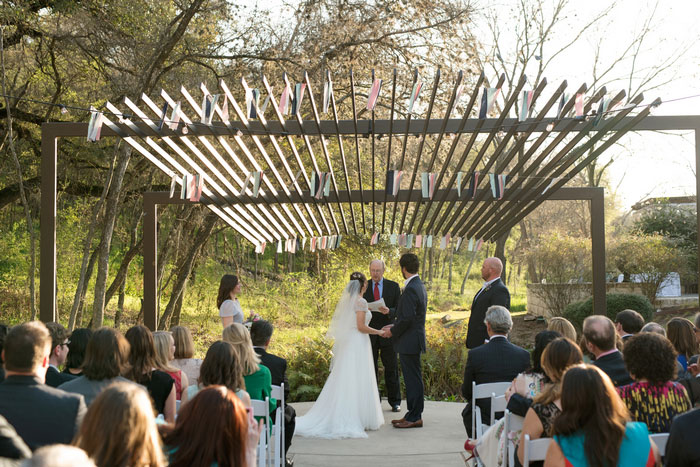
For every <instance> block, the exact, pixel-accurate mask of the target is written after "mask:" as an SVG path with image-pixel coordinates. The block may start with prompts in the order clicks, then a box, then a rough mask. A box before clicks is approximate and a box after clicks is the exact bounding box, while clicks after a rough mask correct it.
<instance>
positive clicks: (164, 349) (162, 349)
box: [153, 331, 190, 401]
mask: <svg viewBox="0 0 700 467" xmlns="http://www.w3.org/2000/svg"><path fill="white" fill-rule="evenodd" d="M153 343H154V344H155V346H156V368H157V369H159V370H160V371H164V372H166V373H167V374H169V375H170V377H171V378H173V380H174V381H175V398H176V400H179V401H182V391H183V390H184V389H187V386H189V385H190V383H189V381H188V379H187V375H186V374H185V372H184V371H182V370H181V369H179V368H175V367H173V366H172V365H171V364H170V362H171V361H172V360H173V359H174V358H175V340H174V339H173V336H172V335H171V334H170V333H169V332H168V331H156V332H154V333H153ZM185 397H186V396H185Z"/></svg>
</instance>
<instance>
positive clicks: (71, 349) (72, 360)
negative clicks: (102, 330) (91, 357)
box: [63, 328, 92, 376]
mask: <svg viewBox="0 0 700 467" xmlns="http://www.w3.org/2000/svg"><path fill="white" fill-rule="evenodd" d="M91 337H92V329H87V328H79V329H76V330H74V331H73V332H72V333H71V335H70V341H69V344H68V358H66V365H65V368H64V369H63V372H64V373H68V374H69V375H75V376H80V374H81V373H82V371H83V370H82V366H83V360H84V359H85V349H87V345H88V342H89V341H90V338H91Z"/></svg>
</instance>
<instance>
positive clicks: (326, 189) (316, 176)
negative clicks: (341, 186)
mask: <svg viewBox="0 0 700 467" xmlns="http://www.w3.org/2000/svg"><path fill="white" fill-rule="evenodd" d="M309 178H310V179H311V196H313V197H314V198H316V199H321V198H323V197H324V196H328V195H329V194H330V190H331V174H330V172H321V173H318V172H314V173H313V174H312V175H311V177H309Z"/></svg>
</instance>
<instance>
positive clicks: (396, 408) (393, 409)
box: [391, 404, 401, 412]
mask: <svg viewBox="0 0 700 467" xmlns="http://www.w3.org/2000/svg"><path fill="white" fill-rule="evenodd" d="M391 411H392V412H401V406H400V405H399V404H396V405H393V406H391Z"/></svg>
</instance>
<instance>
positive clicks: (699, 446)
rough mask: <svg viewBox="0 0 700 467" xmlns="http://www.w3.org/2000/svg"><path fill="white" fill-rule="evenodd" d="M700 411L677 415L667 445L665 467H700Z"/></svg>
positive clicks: (694, 410) (695, 410)
mask: <svg viewBox="0 0 700 467" xmlns="http://www.w3.org/2000/svg"><path fill="white" fill-rule="evenodd" d="M699 426H700V409H693V410H691V411H690V412H686V413H684V414H680V415H676V417H675V418H674V419H673V422H672V423H671V433H670V434H669V436H668V442H667V443H666V454H665V457H664V465H665V466H667V467H674V466H677V465H687V466H699V465H700V430H698V427H699Z"/></svg>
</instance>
